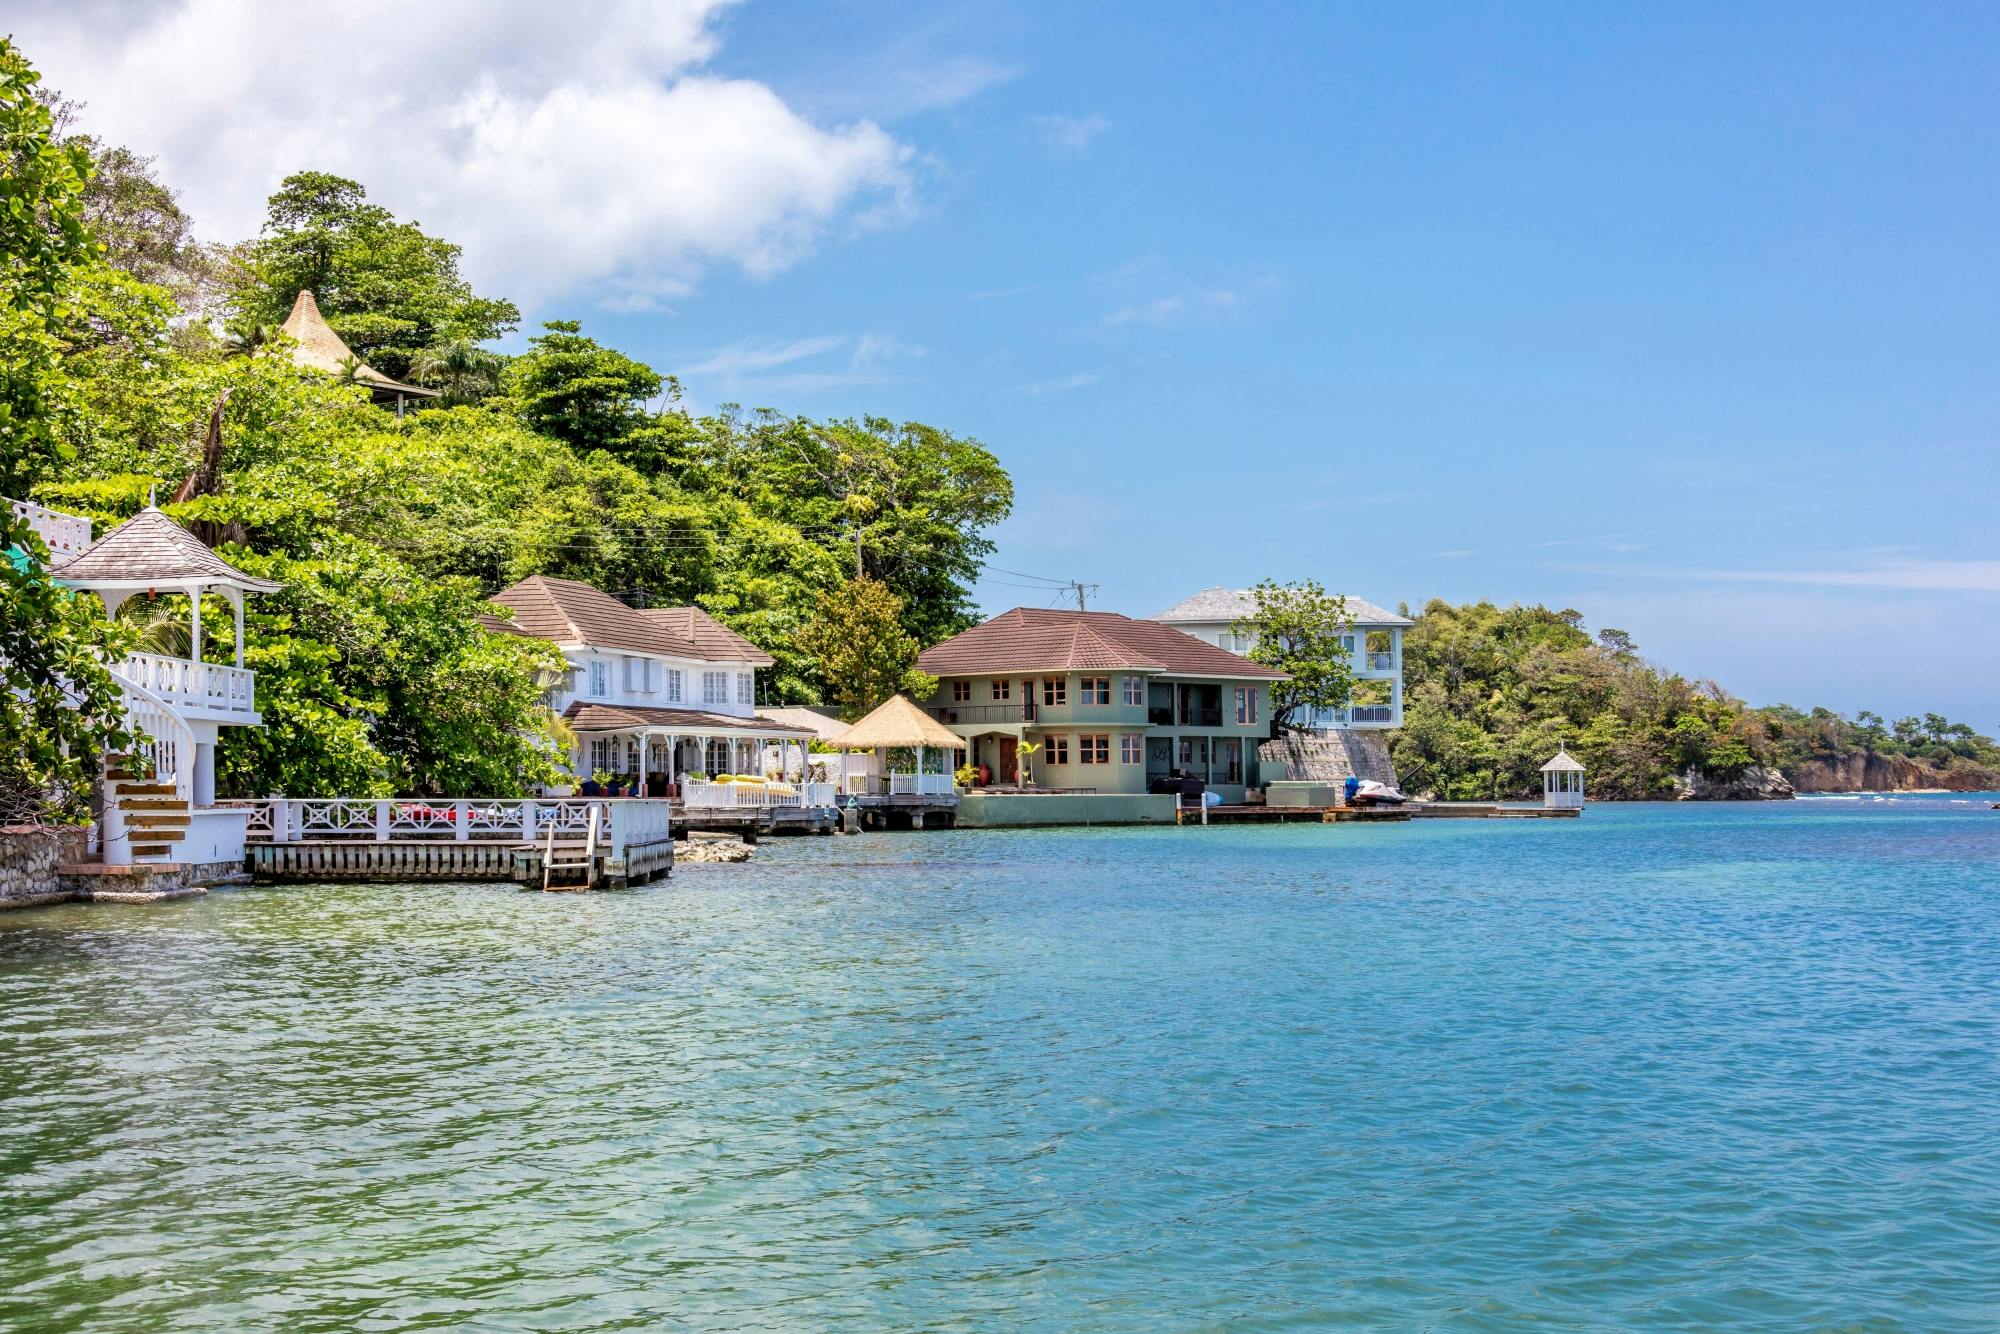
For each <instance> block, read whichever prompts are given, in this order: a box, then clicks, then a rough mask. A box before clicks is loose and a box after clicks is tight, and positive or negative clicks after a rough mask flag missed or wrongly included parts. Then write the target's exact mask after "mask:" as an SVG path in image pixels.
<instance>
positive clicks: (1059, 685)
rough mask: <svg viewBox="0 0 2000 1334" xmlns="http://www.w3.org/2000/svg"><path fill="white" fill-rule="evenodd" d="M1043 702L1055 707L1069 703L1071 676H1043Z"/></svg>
mask: <svg viewBox="0 0 2000 1334" xmlns="http://www.w3.org/2000/svg"><path fill="white" fill-rule="evenodd" d="M1042 703H1044V704H1047V705H1049V706H1050V707H1054V706H1055V705H1057V704H1067V703H1069V678H1068V677H1067V676H1045V677H1043V678H1042Z"/></svg>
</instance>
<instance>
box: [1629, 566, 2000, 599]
mask: <svg viewBox="0 0 2000 1334" xmlns="http://www.w3.org/2000/svg"><path fill="white" fill-rule="evenodd" d="M1646 573H1648V574H1658V575H1665V576H1667V577H1672V578H1686V579H1712V580H1720V581H1723V582H1727V583H1748V584H1809V585H1816V586H1820V587H1826V588H1899V589H1904V590H1908V591H1912V592H1935V593H2000V560H1894V561H1883V562H1879V563H1875V564H1868V565H1861V566H1856V567H1852V568H1838V567H1836V568H1826V569H1807V570H1648V571H1646Z"/></svg>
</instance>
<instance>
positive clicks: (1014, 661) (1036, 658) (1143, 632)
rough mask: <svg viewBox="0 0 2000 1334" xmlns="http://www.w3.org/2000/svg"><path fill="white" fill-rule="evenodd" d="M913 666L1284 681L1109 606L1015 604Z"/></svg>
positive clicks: (971, 672) (968, 671)
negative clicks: (1091, 608)
mask: <svg viewBox="0 0 2000 1334" xmlns="http://www.w3.org/2000/svg"><path fill="white" fill-rule="evenodd" d="M917 666H918V667H920V668H922V669H923V670H924V671H926V672H929V673H930V674H931V675H932V676H984V675H991V674H994V673H1002V672H1070V671H1085V670H1089V669H1092V668H1100V667H1101V668H1106V669H1117V668H1126V669H1130V670H1133V671H1142V672H1164V673H1166V674H1167V675H1169V676H1220V677H1229V678H1234V679H1237V680H1244V679H1249V680H1258V681H1282V680H1285V679H1286V677H1285V674H1284V673H1283V672H1279V671H1274V670H1272V669H1271V668H1269V667H1265V666H1262V665H1260V664H1258V663H1254V662H1252V661H1250V660H1249V659H1248V658H1243V657H1238V656H1237V655H1236V654H1234V653H1230V652H1227V651H1226V650H1223V649H1219V648H1217V647H1216V646H1215V645H1213V644H1205V643H1203V642H1202V641H1201V640H1199V639H1196V638H1195V637H1194V636H1193V635H1188V634H1183V633H1181V632H1180V631H1179V630H1176V629H1174V628H1173V627H1172V626H1166V625H1161V624H1159V623H1158V622H1156V621H1135V620H1133V619H1132V618H1131V617H1129V616H1120V615H1118V614H1117V613H1116V612H1108V611H1055V610H1051V609H1046V608H1035V607H1016V608H1014V610H1012V611H1008V612H1002V613H1001V614H1000V615H998V616H995V617H994V618H993V619H992V620H990V621H987V622H985V623H984V624H981V625H975V626H973V627H972V628H971V629H970V630H967V631H966V632H965V633H964V634H961V635H955V636H953V637H952V638H950V639H947V640H945V642H944V643H942V644H938V645H935V646H933V647H931V648H927V649H925V650H924V651H923V652H922V653H921V654H919V655H918V656H917Z"/></svg>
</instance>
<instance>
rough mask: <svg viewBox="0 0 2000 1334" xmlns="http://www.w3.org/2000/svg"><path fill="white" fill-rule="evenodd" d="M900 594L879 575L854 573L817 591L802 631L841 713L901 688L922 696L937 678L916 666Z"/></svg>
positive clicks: (858, 711) (856, 712) (854, 712)
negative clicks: (835, 585) (834, 585)
mask: <svg viewBox="0 0 2000 1334" xmlns="http://www.w3.org/2000/svg"><path fill="white" fill-rule="evenodd" d="M902 611H903V608H902V599H900V598H898V597H897V596H896V595H895V594H894V593H892V592H890V591H889V588H888V586H887V585H886V584H884V583H882V581H881V580H879V579H868V578H861V579H850V580H849V581H848V582H847V583H845V584H843V585H842V586H840V587H838V588H830V589H827V590H826V591H825V592H823V593H821V594H820V596H819V606H818V608H817V610H816V611H815V613H814V615H813V619H812V621H811V623H809V624H808V625H807V626H806V628H805V633H804V634H803V635H802V636H801V642H802V643H803V645H804V647H805V649H806V651H807V652H808V653H811V654H812V655H813V656H814V657H815V658H816V659H817V660H818V663H819V673H820V676H821V678H822V679H823V680H825V682H826V683H827V689H828V691H829V693H831V695H832V696H833V699H834V702H835V703H837V704H839V705H840V712H841V717H843V718H845V719H847V720H848V721H850V722H852V721H853V720H854V719H856V718H859V717H860V716H861V715H862V714H864V713H867V712H868V711H869V710H870V709H872V708H874V707H875V706H876V705H878V704H880V703H881V702H882V701H883V700H885V699H887V698H889V696H891V695H893V694H895V693H896V692H897V691H899V690H900V691H904V692H906V693H908V694H911V695H914V696H916V697H918V698H923V697H925V696H928V695H929V694H931V693H932V692H933V691H935V690H936V689H937V679H936V678H935V677H932V676H928V675H926V674H924V673H923V672H920V671H918V670H917V641H916V640H914V639H912V638H911V637H910V636H909V635H908V634H907V633H906V632H905V631H904V630H903V627H902V624H901V617H902Z"/></svg>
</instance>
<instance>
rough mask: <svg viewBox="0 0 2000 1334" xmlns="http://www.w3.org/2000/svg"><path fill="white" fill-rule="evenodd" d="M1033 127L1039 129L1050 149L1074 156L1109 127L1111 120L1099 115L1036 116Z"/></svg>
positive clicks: (1067, 155)
mask: <svg viewBox="0 0 2000 1334" xmlns="http://www.w3.org/2000/svg"><path fill="white" fill-rule="evenodd" d="M1035 128H1036V129H1038V130H1040V131H1041V134H1042V139H1043V141H1044V142H1046V143H1047V144H1048V146H1049V148H1050V149H1051V150H1052V151H1054V152H1056V153H1058V154H1060V155H1062V156H1064V157H1075V156H1077V155H1078V154H1079V153H1082V152H1083V151H1084V150H1085V149H1087V148H1089V147H1090V143H1091V140H1093V139H1095V138H1097V136H1098V135H1100V134H1103V133H1104V132H1105V131H1106V130H1108V129H1110V128H1111V122H1110V121H1108V120H1106V119H1105V118H1104V117H1102V116H1099V115H1089V116H1037V117H1036V118H1035Z"/></svg>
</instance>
